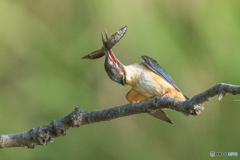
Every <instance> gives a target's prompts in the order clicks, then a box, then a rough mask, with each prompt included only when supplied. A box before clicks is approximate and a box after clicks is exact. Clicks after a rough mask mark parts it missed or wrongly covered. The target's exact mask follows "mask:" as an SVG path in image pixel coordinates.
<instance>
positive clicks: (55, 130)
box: [0, 83, 240, 148]
mask: <svg viewBox="0 0 240 160" xmlns="http://www.w3.org/2000/svg"><path fill="white" fill-rule="evenodd" d="M227 93H231V94H233V95H236V94H240V86H236V85H231V84H224V83H220V84H217V85H216V86H214V87H212V88H210V89H208V90H206V91H205V92H203V93H200V94H197V95H195V96H194V97H193V98H191V99H189V100H188V101H181V100H178V99H175V98H172V97H164V98H163V99H162V98H160V97H155V98H152V99H150V100H149V101H144V102H140V103H134V104H126V105H122V106H118V107H114V108H110V109H106V110H101V111H92V112H85V111H83V110H82V109H81V108H79V107H78V106H77V107H75V109H74V111H73V112H72V113H70V114H68V115H66V116H64V117H62V118H60V119H58V120H53V122H52V123H51V124H49V125H48V126H40V127H38V128H36V129H35V128H33V129H31V130H30V131H28V132H22V133H17V134H7V135H0V148H9V147H24V146H28V148H34V147H35V146H37V145H46V144H48V143H51V142H53V141H54V140H55V139H56V138H57V137H60V136H65V135H67V130H68V128H69V127H79V126H82V125H86V124H91V123H95V122H101V121H109V120H111V119H115V118H119V117H124V116H130V115H133V114H141V113H149V112H151V110H156V109H159V108H169V109H173V110H176V111H179V112H182V113H184V114H186V115H199V114H201V113H202V111H203V110H204V106H203V103H204V102H206V101H209V100H211V99H212V98H213V97H214V96H216V95H219V97H218V99H219V100H221V99H222V98H223V97H224V96H225V95H226V94H227Z"/></svg>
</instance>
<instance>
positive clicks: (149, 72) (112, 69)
mask: <svg viewBox="0 0 240 160" xmlns="http://www.w3.org/2000/svg"><path fill="white" fill-rule="evenodd" d="M105 36H106V39H108V36H107V33H105ZM102 41H103V46H104V50H105V56H106V58H105V62H104V67H105V70H106V72H107V74H108V76H109V78H110V79H111V80H113V81H115V82H117V83H119V84H121V85H123V86H125V85H129V86H131V87H132V89H131V90H130V91H129V92H128V93H127V95H126V99H127V100H128V102H130V103H138V102H141V101H145V100H149V99H151V98H153V97H156V96H161V97H162V98H163V97H165V96H171V97H174V98H176V99H179V100H183V101H186V100H188V98H187V97H186V96H185V95H184V94H183V93H182V91H181V90H180V89H179V88H178V86H177V85H176V83H175V82H174V80H173V79H172V78H171V77H170V76H169V74H168V73H167V72H166V71H165V70H164V69H163V68H162V67H161V66H160V65H159V64H158V63H157V61H155V60H153V59H152V58H150V57H148V56H142V57H141V58H142V60H143V62H139V63H134V64H131V65H128V66H124V65H123V64H122V63H121V62H120V61H119V60H118V59H117V58H116V57H115V55H114V54H113V51H112V49H107V45H106V42H105V39H104V36H103V33H102ZM149 114H150V115H152V116H154V117H156V118H158V119H160V120H163V121H165V122H168V123H171V124H173V121H172V120H171V119H170V118H169V117H168V116H167V114H166V112H165V111H164V109H158V110H155V111H152V112H151V113H149Z"/></svg>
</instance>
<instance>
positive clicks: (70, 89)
mask: <svg viewBox="0 0 240 160" xmlns="http://www.w3.org/2000/svg"><path fill="white" fill-rule="evenodd" d="M239 19H240V2H239V1H237V0H232V1H218V0H211V1H208V0H181V1H178V0H166V1H158V0H151V1H145V0H139V1H129V0H121V1H107V0H102V1H98V0H90V1H86V0H85V1H84V0H82V1H81V0H51V1H49V0H41V1H32V0H20V1H19V0H18V1H17V0H1V1H0V126H1V127H0V134H11V133H18V132H23V131H29V130H30V129H31V128H34V127H35V128H36V127H38V126H40V125H48V124H49V123H51V122H52V120H53V119H58V118H61V117H62V116H64V115H66V114H68V113H70V112H72V111H73V109H74V107H75V106H76V105H79V106H80V107H81V108H83V109H84V110H85V111H93V110H102V109H106V108H110V107H114V106H118V105H123V104H126V103H128V102H127V100H126V99H125V95H126V93H127V92H128V91H129V90H130V87H129V86H127V87H123V86H121V85H119V84H117V83H115V82H113V81H111V80H110V79H109V78H108V76H107V74H106V73H105V70H104V67H103V63H104V58H101V59H97V60H83V59H81V57H83V56H84V55H86V54H88V53H90V52H92V51H94V50H96V49H99V48H100V47H101V46H102V42H101V34H100V33H101V31H104V29H105V28H106V29H107V30H108V33H109V34H113V33H115V32H116V31H117V30H118V29H120V28H121V27H123V26H125V25H128V31H127V33H126V35H125V36H124V38H123V39H122V40H121V41H120V42H119V43H118V44H117V45H116V46H115V47H114V48H113V50H114V52H115V55H116V56H117V57H118V59H119V60H120V61H121V62H122V63H123V64H125V65H128V64H132V63H135V62H140V61H141V58H140V57H141V55H148V56H150V57H152V58H153V59H155V60H157V61H158V62H159V64H160V65H161V66H162V67H163V68H164V69H165V70H167V71H168V73H169V74H170V75H171V77H172V78H173V79H174V80H175V82H176V83H177V85H178V87H179V88H180V89H181V90H182V91H183V92H184V94H186V95H187V96H189V97H192V96H193V95H195V94H198V93H200V92H202V91H205V90H206V89H208V88H210V87H212V86H214V85H216V84H217V83H220V82H224V83H231V84H236V85H237V84H240V83H239V79H240V74H239V67H240V20H239ZM239 106H240V97H239V96H233V95H228V96H227V97H226V98H223V99H222V100H221V101H220V102H219V101H217V98H214V99H213V100H212V101H211V102H208V103H205V110H204V112H203V113H202V114H201V115H199V116H196V117H195V116H189V117H185V116H183V115H182V114H181V113H178V112H176V111H172V110H168V111H167V113H168V114H169V116H170V118H171V119H172V120H173V121H174V122H175V125H170V124H167V123H165V122H163V121H159V120H157V119H155V118H153V117H151V116H148V115H147V114H141V115H134V116H130V117H124V118H119V119H116V120H112V121H110V122H102V123H95V124H91V125H86V126H83V127H80V128H75V129H70V130H69V133H68V135H67V136H66V137H60V138H58V139H57V140H56V141H55V142H54V143H51V144H49V145H47V146H37V147H36V148H35V149H34V150H32V149H28V148H27V147H24V148H8V149H2V150H0V159H1V160H2V159H3V160H5V159H7V160H12V159H36V160H38V159H39V160H40V159H46V160H48V159H91V160H93V159H102V160H105V159H116V160H122V159H138V160H145V159H151V160H155V159H170V160H171V159H199V160H200V159H206V158H210V151H215V152H238V153H240V139H239V132H240V127H239V120H240V116H239V114H240V107H239Z"/></svg>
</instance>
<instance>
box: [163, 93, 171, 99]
mask: <svg viewBox="0 0 240 160" xmlns="http://www.w3.org/2000/svg"><path fill="white" fill-rule="evenodd" d="M167 96H170V93H165V94H163V95H162V96H161V97H162V98H163V97H167Z"/></svg>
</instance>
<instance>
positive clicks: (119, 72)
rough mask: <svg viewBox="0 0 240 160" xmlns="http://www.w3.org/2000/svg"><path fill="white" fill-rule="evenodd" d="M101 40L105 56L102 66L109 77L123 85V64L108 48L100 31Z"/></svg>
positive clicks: (124, 80)
mask: <svg viewBox="0 0 240 160" xmlns="http://www.w3.org/2000/svg"><path fill="white" fill-rule="evenodd" d="M106 38H107V39H108V36H107V33H106ZM102 41H103V46H104V50H105V56H106V59H105V63H104V67H105V70H106V72H107V74H108V76H109V78H110V79H111V80H113V81H115V82H117V83H119V84H122V85H125V84H126V79H125V78H126V76H125V75H126V73H125V69H124V65H123V64H122V63H121V62H120V61H119V60H118V59H117V58H116V57H115V55H114V54H113V51H112V49H109V50H108V48H107V45H106V42H105V40H104V36H103V33H102Z"/></svg>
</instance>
